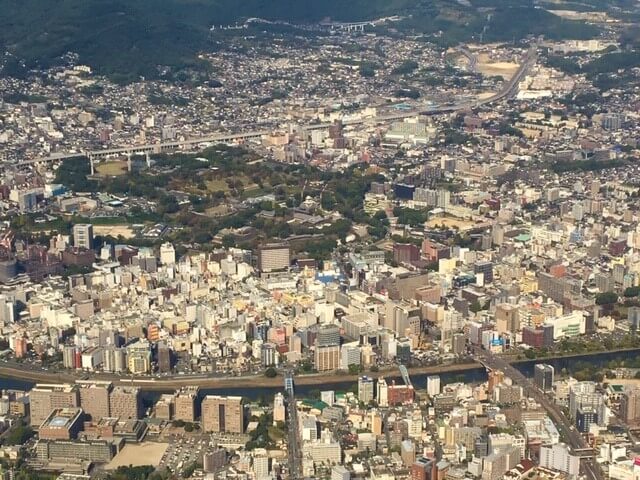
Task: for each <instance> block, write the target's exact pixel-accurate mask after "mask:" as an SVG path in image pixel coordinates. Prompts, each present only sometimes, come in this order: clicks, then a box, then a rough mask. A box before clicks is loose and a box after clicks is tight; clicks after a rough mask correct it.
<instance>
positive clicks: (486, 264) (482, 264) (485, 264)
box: [473, 260, 493, 284]
mask: <svg viewBox="0 0 640 480" xmlns="http://www.w3.org/2000/svg"><path fill="white" fill-rule="evenodd" d="M473 272H474V273H475V274H476V275H478V274H482V275H483V278H484V283H485V284H487V283H491V282H493V263H492V262H490V261H488V260H485V261H479V262H476V263H474V265H473Z"/></svg>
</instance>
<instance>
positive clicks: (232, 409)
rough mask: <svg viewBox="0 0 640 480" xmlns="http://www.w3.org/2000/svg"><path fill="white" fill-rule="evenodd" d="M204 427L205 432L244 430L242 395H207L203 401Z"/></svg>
mask: <svg viewBox="0 0 640 480" xmlns="http://www.w3.org/2000/svg"><path fill="white" fill-rule="evenodd" d="M202 428H203V430H204V431H205V432H225V433H243V432H244V407H243V406H242V398H240V397H222V396H218V395H207V396H206V397H204V400H203V401H202Z"/></svg>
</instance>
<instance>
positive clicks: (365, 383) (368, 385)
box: [358, 376, 373, 404]
mask: <svg viewBox="0 0 640 480" xmlns="http://www.w3.org/2000/svg"><path fill="white" fill-rule="evenodd" d="M358 400H360V401H361V402H363V403H365V404H368V403H369V402H370V401H371V400H373V378H371V377H367V376H362V377H360V378H359V379H358Z"/></svg>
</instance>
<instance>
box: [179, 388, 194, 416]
mask: <svg viewBox="0 0 640 480" xmlns="http://www.w3.org/2000/svg"><path fill="white" fill-rule="evenodd" d="M197 398H198V387H183V388H181V389H180V390H178V391H177V392H176V395H175V407H174V408H175V410H174V418H175V419H176V420H182V421H184V422H195V420H196V417H197V412H196V399H197Z"/></svg>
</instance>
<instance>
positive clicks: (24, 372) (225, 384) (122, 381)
mask: <svg viewBox="0 0 640 480" xmlns="http://www.w3.org/2000/svg"><path fill="white" fill-rule="evenodd" d="M631 353H638V354H640V348H624V349H616V350H610V351H603V352H590V353H581V354H568V355H555V356H548V357H543V358H539V359H533V360H532V359H528V358H520V359H518V358H515V357H513V356H512V357H511V358H508V357H507V359H508V361H509V363H512V364H514V365H518V368H526V367H527V366H530V367H531V369H533V364H535V363H540V362H544V363H553V362H559V361H571V360H583V361H594V360H597V359H598V358H601V357H604V356H615V355H629V354H631ZM483 368H484V367H483V366H482V365H481V364H480V363H478V362H469V363H454V364H446V365H434V366H425V367H412V368H408V371H409V375H410V376H426V375H442V374H446V375H456V374H460V375H465V374H467V373H469V372H472V371H475V370H482V369H483ZM366 375H368V376H370V377H372V378H379V377H385V378H399V377H400V372H399V370H398V368H397V367H389V368H387V369H384V370H381V371H379V372H366ZM358 377H359V375H350V374H348V373H336V372H332V373H316V374H308V375H297V376H296V377H295V383H296V385H299V386H305V387H312V386H322V385H330V384H339V383H340V384H343V383H355V382H357V381H358ZM0 378H5V379H10V380H16V381H21V382H27V383H72V382H75V381H77V380H81V379H83V378H87V376H85V377H82V376H79V375H75V374H73V373H66V372H51V371H45V370H32V369H27V368H25V367H20V366H18V365H15V366H14V365H8V364H6V363H4V364H3V363H0ZM88 378H90V379H92V380H107V381H111V382H113V383H114V384H115V385H127V386H137V387H140V388H141V389H143V390H145V391H151V392H170V391H173V390H176V389H178V388H180V387H184V386H189V385H197V386H199V387H200V388H202V389H216V390H217V389H251V388H256V389H262V388H282V386H283V382H284V380H283V377H282V376H277V377H274V378H267V377H265V376H264V375H262V374H260V375H251V376H241V377H213V376H207V375H184V376H181V375H175V376H173V377H169V378H154V377H149V376H147V377H139V376H138V377H130V376H118V375H113V374H104V373H97V374H93V375H90V376H89V377H88Z"/></svg>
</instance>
